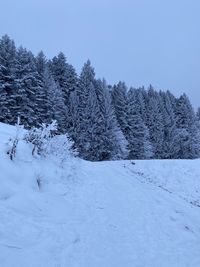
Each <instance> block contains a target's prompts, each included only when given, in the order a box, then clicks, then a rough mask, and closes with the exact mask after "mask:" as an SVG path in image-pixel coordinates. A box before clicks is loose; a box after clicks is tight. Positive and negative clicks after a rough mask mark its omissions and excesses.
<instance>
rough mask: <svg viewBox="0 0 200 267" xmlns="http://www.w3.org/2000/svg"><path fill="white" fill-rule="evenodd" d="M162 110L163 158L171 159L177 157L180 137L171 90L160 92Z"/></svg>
mask: <svg viewBox="0 0 200 267" xmlns="http://www.w3.org/2000/svg"><path fill="white" fill-rule="evenodd" d="M159 94H160V97H161V101H162V102H161V110H162V118H163V125H164V140H163V148H162V158H166V159H170V158H175V157H176V142H177V137H178V132H177V127H176V119H175V113H174V110H173V103H172V101H171V96H170V94H169V92H166V93H165V92H160V93H159Z"/></svg>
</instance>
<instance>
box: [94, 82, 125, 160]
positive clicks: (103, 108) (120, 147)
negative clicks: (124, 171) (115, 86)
mask: <svg viewBox="0 0 200 267" xmlns="http://www.w3.org/2000/svg"><path fill="white" fill-rule="evenodd" d="M95 89H96V94H97V99H98V104H99V109H100V114H101V117H102V124H101V128H102V133H101V140H102V145H101V147H100V151H101V160H110V159H117V158H121V159H123V158H126V157H127V154H128V149H127V146H128V143H127V141H126V139H125V137H124V135H123V133H122V131H121V129H120V127H119V125H118V123H117V119H116V116H115V112H114V107H113V105H112V99H111V93H110V91H109V89H108V86H107V84H106V81H105V79H104V80H103V81H101V80H97V81H96V82H95Z"/></svg>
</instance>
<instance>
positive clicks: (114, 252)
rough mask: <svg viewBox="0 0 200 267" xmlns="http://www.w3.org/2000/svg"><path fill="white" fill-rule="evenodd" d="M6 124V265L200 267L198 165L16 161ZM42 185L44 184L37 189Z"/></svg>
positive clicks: (0, 187) (0, 211) (0, 240)
mask: <svg viewBox="0 0 200 267" xmlns="http://www.w3.org/2000/svg"><path fill="white" fill-rule="evenodd" d="M14 132H15V129H14V127H11V126H7V125H4V124H0V266H1V267H16V266H17V267H18V266H19V267H186V266H187V267H199V266H200V207H199V203H200V201H199V200H200V197H199V194H200V168H199V165H200V160H194V161H189V160H188V161H167V160H163V161H154V160H152V161H135V164H134V163H133V162H130V161H120V162H102V163H90V162H86V161H82V160H79V159H76V160H75V159H74V160H73V159H72V160H70V161H69V162H68V163H67V164H65V166H63V167H60V166H59V165H58V164H57V163H56V162H55V161H54V160H53V159H33V158H32V156H31V153H30V149H29V147H28V145H25V144H22V145H21V146H20V147H19V151H18V153H17V157H16V159H15V160H14V161H11V160H10V159H9V158H8V155H6V154H5V143H6V141H7V140H8V138H9V137H10V136H11V135H13V134H14ZM37 180H38V181H40V183H39V186H38V182H37Z"/></svg>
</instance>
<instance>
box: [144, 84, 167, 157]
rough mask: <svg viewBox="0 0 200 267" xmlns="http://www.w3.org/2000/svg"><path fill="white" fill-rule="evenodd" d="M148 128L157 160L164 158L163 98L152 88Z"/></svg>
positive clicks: (150, 91)
mask: <svg viewBox="0 0 200 267" xmlns="http://www.w3.org/2000/svg"><path fill="white" fill-rule="evenodd" d="M148 98H149V99H148V104H147V127H148V129H149V135H150V142H151V144H152V147H153V153H154V155H155V158H162V148H163V141H164V125H163V114H162V111H161V107H160V104H161V103H160V102H161V98H160V97H159V94H158V93H157V92H156V91H155V90H154V89H153V87H152V86H150V87H149V89H148Z"/></svg>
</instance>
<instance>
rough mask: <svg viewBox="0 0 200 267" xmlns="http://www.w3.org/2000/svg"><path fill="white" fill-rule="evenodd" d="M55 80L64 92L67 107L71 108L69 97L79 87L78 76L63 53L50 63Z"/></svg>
mask: <svg viewBox="0 0 200 267" xmlns="http://www.w3.org/2000/svg"><path fill="white" fill-rule="evenodd" d="M49 67H50V69H51V72H52V75H53V78H54V80H55V82H56V83H57V84H58V85H59V86H60V88H61V90H62V91H63V96H64V100H65V105H66V106H69V96H70V93H71V92H73V91H74V90H75V89H76V87H77V81H78V79H77V74H76V71H75V69H74V67H73V66H72V65H70V64H69V63H67V60H66V57H65V55H64V54H63V53H62V52H61V53H59V54H58V56H57V57H54V58H53V59H52V60H51V61H50V62H49Z"/></svg>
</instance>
